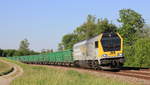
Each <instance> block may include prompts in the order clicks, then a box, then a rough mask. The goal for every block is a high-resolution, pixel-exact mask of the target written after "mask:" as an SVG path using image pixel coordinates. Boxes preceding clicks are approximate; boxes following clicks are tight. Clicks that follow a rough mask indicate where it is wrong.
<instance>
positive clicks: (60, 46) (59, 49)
mask: <svg viewBox="0 0 150 85" xmlns="http://www.w3.org/2000/svg"><path fill="white" fill-rule="evenodd" d="M63 50H64V46H63V44H62V43H59V44H58V51H63Z"/></svg>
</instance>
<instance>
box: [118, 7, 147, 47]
mask: <svg viewBox="0 0 150 85" xmlns="http://www.w3.org/2000/svg"><path fill="white" fill-rule="evenodd" d="M119 16H120V17H119V19H118V22H120V23H121V24H122V26H121V29H120V30H119V32H120V34H121V35H122V36H123V38H124V41H125V43H126V44H128V45H131V44H133V43H134V42H135V40H136V37H137V36H138V35H137V33H139V32H140V33H142V28H143V26H144V23H145V22H144V19H143V18H142V16H141V15H140V14H139V13H137V12H135V11H134V10H131V9H122V10H120V11H119Z"/></svg>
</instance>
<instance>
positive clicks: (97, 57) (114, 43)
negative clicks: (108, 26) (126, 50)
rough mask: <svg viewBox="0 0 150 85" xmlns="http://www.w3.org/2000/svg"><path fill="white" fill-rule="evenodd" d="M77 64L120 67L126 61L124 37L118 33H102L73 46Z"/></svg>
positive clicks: (91, 66) (93, 66)
mask: <svg viewBox="0 0 150 85" xmlns="http://www.w3.org/2000/svg"><path fill="white" fill-rule="evenodd" d="M73 56H74V61H75V64H76V65H79V66H81V67H87V68H94V69H99V68H111V69H115V68H120V67H122V66H123V64H124V62H125V58H124V56H123V39H122V37H121V36H120V35H119V34H118V33H102V34H100V35H98V36H96V37H93V38H91V39H88V40H84V41H81V42H78V43H76V44H75V45H74V46H73Z"/></svg>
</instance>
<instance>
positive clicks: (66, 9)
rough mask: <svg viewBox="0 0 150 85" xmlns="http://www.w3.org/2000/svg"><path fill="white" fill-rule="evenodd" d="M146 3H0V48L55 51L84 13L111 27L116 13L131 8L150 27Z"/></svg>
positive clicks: (14, 0)
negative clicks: (24, 46) (25, 42)
mask: <svg viewBox="0 0 150 85" xmlns="http://www.w3.org/2000/svg"><path fill="white" fill-rule="evenodd" d="M149 5H150V0H0V48H1V49H18V48H19V44H20V41H21V40H23V39H25V38H27V39H28V41H29V43H30V49H32V50H35V51H40V50H42V49H54V50H56V49H57V46H58V43H60V42H61V39H62V36H63V35H65V34H67V33H71V32H73V30H74V29H75V28H76V27H78V26H80V25H81V24H83V23H84V21H85V20H86V17H87V15H88V14H91V15H94V16H96V17H97V18H108V19H109V20H110V21H112V22H113V23H115V24H118V23H117V19H118V18H119V12H118V11H119V10H121V9H123V8H131V9H133V10H135V11H136V12H138V13H140V14H141V15H142V17H143V18H144V19H145V21H146V24H150V6H149Z"/></svg>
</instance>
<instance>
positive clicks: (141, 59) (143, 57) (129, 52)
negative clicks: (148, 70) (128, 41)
mask: <svg viewBox="0 0 150 85" xmlns="http://www.w3.org/2000/svg"><path fill="white" fill-rule="evenodd" d="M124 50H125V57H126V58H127V61H126V66H136V67H141V66H142V67H150V54H149V53H150V38H141V39H138V40H137V41H136V42H135V44H134V45H133V46H126V47H125V49H124Z"/></svg>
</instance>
